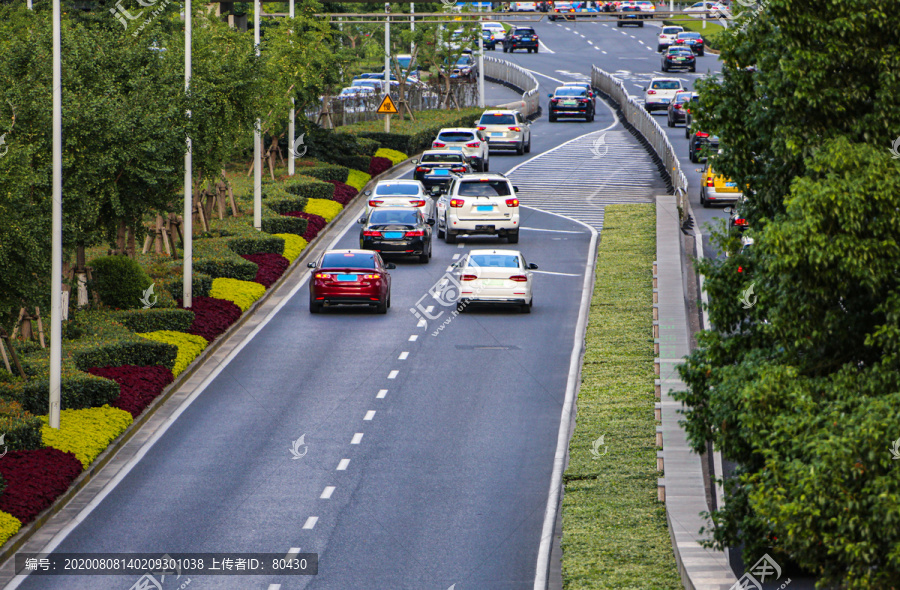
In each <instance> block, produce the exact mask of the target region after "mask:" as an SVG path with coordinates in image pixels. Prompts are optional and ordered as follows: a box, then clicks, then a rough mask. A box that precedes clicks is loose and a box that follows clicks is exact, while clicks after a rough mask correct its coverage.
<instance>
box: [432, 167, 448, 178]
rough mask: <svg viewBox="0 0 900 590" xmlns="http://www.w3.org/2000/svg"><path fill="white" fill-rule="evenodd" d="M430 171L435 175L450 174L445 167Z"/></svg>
mask: <svg viewBox="0 0 900 590" xmlns="http://www.w3.org/2000/svg"><path fill="white" fill-rule="evenodd" d="M431 173H432V174H434V175H435V176H450V171H449V170H447V169H446V168H438V169H437V170H432V171H431Z"/></svg>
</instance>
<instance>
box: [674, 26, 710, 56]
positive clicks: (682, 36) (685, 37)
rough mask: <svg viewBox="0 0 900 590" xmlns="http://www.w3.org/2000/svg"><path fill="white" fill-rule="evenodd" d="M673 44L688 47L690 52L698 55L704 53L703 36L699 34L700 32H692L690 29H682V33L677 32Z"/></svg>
mask: <svg viewBox="0 0 900 590" xmlns="http://www.w3.org/2000/svg"><path fill="white" fill-rule="evenodd" d="M675 45H680V46H681V47H688V48H689V49H690V50H691V51H692V52H694V53H696V54H697V55H700V56H702V55H703V54H704V53H705V49H704V47H705V44H704V42H703V37H701V36H700V33H694V32H692V31H684V32H682V33H678V36H676V37H675Z"/></svg>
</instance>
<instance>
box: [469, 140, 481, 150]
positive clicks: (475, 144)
mask: <svg viewBox="0 0 900 590" xmlns="http://www.w3.org/2000/svg"><path fill="white" fill-rule="evenodd" d="M466 147H470V148H476V147H481V142H480V141H473V142H471V143H467V144H466Z"/></svg>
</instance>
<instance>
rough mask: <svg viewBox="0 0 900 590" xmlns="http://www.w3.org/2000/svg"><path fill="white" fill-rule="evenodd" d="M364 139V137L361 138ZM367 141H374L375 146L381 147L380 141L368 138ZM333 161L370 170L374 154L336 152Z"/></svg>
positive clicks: (349, 166) (353, 167)
mask: <svg viewBox="0 0 900 590" xmlns="http://www.w3.org/2000/svg"><path fill="white" fill-rule="evenodd" d="M360 141H362V138H360ZM365 141H367V142H369V141H370V142H372V144H374V145H375V148H376V149H378V147H380V146H379V145H378V142H377V141H375V140H372V139H366V140H365ZM331 161H333V162H334V163H335V164H340V165H341V166H346V167H347V168H350V169H351V170H364V171H368V170H369V164H370V163H371V162H372V156H368V155H353V154H348V155H344V154H335V155H334V156H332V157H331ZM341 182H346V180H342V181H341Z"/></svg>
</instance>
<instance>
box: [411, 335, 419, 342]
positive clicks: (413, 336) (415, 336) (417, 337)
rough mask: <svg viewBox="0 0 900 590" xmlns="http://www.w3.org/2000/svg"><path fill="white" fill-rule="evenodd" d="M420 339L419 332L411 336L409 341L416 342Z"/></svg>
mask: <svg viewBox="0 0 900 590" xmlns="http://www.w3.org/2000/svg"><path fill="white" fill-rule="evenodd" d="M418 339H419V335H418V334H413V335H412V336H410V337H409V341H410V342H415V341H416V340H418Z"/></svg>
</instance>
